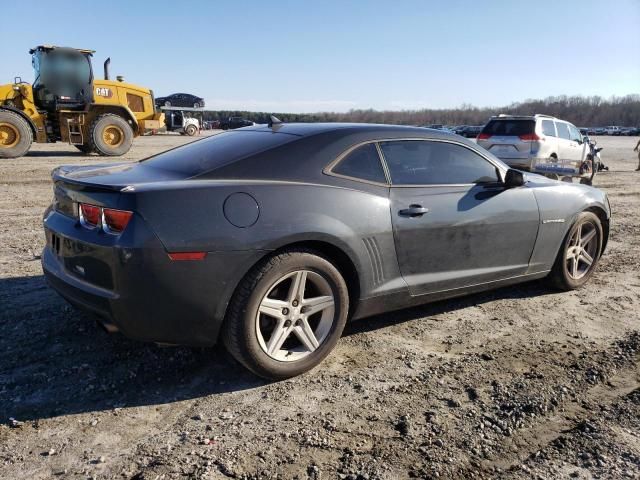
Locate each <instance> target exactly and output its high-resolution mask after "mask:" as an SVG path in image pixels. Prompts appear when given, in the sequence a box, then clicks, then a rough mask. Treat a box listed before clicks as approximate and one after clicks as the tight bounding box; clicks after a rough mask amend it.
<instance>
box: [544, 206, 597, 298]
mask: <svg viewBox="0 0 640 480" xmlns="http://www.w3.org/2000/svg"><path fill="white" fill-rule="evenodd" d="M584 225H590V226H592V227H593V228H594V229H595V238H594V239H595V241H596V244H595V247H594V249H593V251H592V258H593V262H592V264H591V265H590V266H589V268H588V270H586V272H585V273H584V275H583V276H582V277H580V278H578V279H576V278H574V277H573V276H572V275H571V274H570V272H569V267H568V259H567V256H568V253H569V249H570V248H572V239H573V238H574V236H575V234H576V232H577V230H578V228H581V226H584ZM602 243H603V230H602V222H601V221H600V218H598V216H597V215H596V214H595V213H593V212H582V213H580V214H579V215H578V218H576V221H575V222H574V223H573V225H572V226H571V228H570V229H569V232H568V233H567V236H566V237H565V239H564V241H563V242H562V246H561V247H560V250H559V251H558V256H557V257H556V261H555V263H554V265H553V268H552V270H551V273H550V274H549V277H548V278H549V281H550V282H551V284H552V285H553V286H555V287H556V288H558V289H560V290H575V289H577V288H580V287H582V286H583V285H584V284H585V283H587V281H588V280H589V278H590V277H591V275H593V272H594V270H595V268H596V266H597V265H598V261H599V260H600V255H601V253H602Z"/></svg>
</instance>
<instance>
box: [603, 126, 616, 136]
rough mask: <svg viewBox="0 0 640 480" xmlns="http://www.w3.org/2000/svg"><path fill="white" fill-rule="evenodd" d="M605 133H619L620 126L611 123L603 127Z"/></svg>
mask: <svg viewBox="0 0 640 480" xmlns="http://www.w3.org/2000/svg"><path fill="white" fill-rule="evenodd" d="M604 132H605V135H616V136H617V135H620V127H616V126H615V125H611V126H608V127H605V129H604Z"/></svg>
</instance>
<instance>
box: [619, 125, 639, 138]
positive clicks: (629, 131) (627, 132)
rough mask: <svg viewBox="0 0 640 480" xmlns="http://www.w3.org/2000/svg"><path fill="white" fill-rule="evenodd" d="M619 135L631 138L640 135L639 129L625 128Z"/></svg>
mask: <svg viewBox="0 0 640 480" xmlns="http://www.w3.org/2000/svg"><path fill="white" fill-rule="evenodd" d="M621 135H625V136H627V137H633V136H636V135H640V127H627V128H625V129H623V131H622V133H621Z"/></svg>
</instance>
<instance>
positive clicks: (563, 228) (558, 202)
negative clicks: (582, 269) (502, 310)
mask: <svg viewBox="0 0 640 480" xmlns="http://www.w3.org/2000/svg"><path fill="white" fill-rule="evenodd" d="M527 178H528V179H529V180H530V181H529V185H530V187H531V188H532V189H533V192H534V194H535V196H536V200H537V202H538V206H539V208H540V230H539V232H538V239H537V241H536V246H535V249H534V251H533V255H532V256H531V262H530V265H529V270H528V273H535V272H540V271H545V270H550V269H551V267H552V266H553V263H554V262H555V259H556V256H557V254H558V250H559V249H560V245H561V244H562V241H563V240H564V237H565V236H566V234H567V232H568V231H569V228H570V227H571V225H572V224H573V222H574V220H575V218H576V217H577V215H578V214H579V213H580V212H583V211H584V210H586V209H588V208H591V207H598V208H601V209H602V210H603V211H604V212H606V215H607V218H609V216H610V211H609V206H608V202H607V200H606V195H605V194H604V192H602V191H600V190H598V189H595V188H592V187H587V186H584V185H575V184H567V183H564V182H558V181H555V180H548V179H546V178H543V177H539V176H538V175H528V176H527Z"/></svg>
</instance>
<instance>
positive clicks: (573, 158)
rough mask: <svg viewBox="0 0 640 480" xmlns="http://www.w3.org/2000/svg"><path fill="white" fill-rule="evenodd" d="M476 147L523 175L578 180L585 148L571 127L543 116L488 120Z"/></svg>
mask: <svg viewBox="0 0 640 480" xmlns="http://www.w3.org/2000/svg"><path fill="white" fill-rule="evenodd" d="M478 145H480V146H481V147H484V148H486V149H487V150H488V151H490V152H491V153H493V154H494V155H495V156H497V157H498V158H500V159H501V160H502V161H503V162H505V163H506V164H507V165H509V166H511V167H514V168H519V169H522V170H526V171H536V172H539V173H549V174H555V175H564V176H579V175H580V174H581V173H584V172H582V169H583V164H584V161H585V160H586V157H587V153H588V148H587V144H586V143H585V142H584V141H583V138H582V134H581V133H580V131H579V130H578V129H577V128H576V127H575V126H574V125H573V124H571V123H569V122H566V121H564V120H560V119H558V118H554V117H550V116H547V115H533V116H511V115H499V116H497V117H491V120H489V123H487V125H485V127H484V128H483V129H482V132H481V133H480V135H478Z"/></svg>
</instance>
